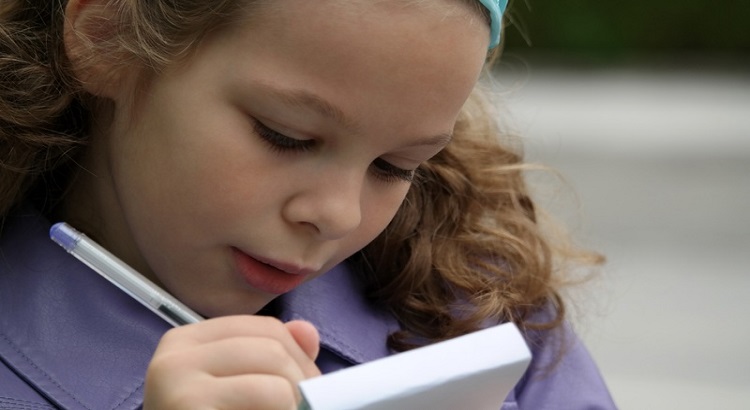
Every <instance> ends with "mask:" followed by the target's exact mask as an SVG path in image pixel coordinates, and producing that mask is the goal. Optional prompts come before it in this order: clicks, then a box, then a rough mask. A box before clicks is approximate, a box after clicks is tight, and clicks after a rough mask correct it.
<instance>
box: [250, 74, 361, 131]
mask: <svg viewBox="0 0 750 410" xmlns="http://www.w3.org/2000/svg"><path fill="white" fill-rule="evenodd" d="M255 86H256V87H257V88H260V89H261V90H262V91H263V93H265V94H266V95H268V96H270V97H272V98H275V99H277V100H279V101H280V102H282V103H283V104H286V105H291V106H297V107H301V108H305V109H312V110H313V111H315V112H317V113H318V114H321V115H323V116H325V117H328V118H331V119H333V120H334V121H336V122H337V123H339V124H341V125H343V126H346V127H349V128H356V122H355V121H354V120H352V119H351V118H349V117H348V116H347V115H346V114H345V113H344V111H343V110H342V109H341V108H339V107H337V106H336V105H334V104H333V103H331V102H329V101H327V100H325V99H324V98H323V97H321V96H319V95H317V94H315V93H312V92H310V91H307V90H302V89H294V88H293V89H287V88H279V87H276V86H273V85H270V84H268V83H256V84H255Z"/></svg>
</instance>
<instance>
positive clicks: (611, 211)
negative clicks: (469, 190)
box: [494, 0, 750, 410]
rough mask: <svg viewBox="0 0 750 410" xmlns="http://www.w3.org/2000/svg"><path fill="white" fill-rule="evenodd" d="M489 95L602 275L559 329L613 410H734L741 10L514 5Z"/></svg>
mask: <svg viewBox="0 0 750 410" xmlns="http://www.w3.org/2000/svg"><path fill="white" fill-rule="evenodd" d="M510 13H511V14H510V16H511V19H512V20H513V24H512V25H511V26H510V27H508V28H507V30H506V33H505V36H506V47H505V52H504V55H503V58H502V60H501V62H500V63H499V65H498V66H497V68H496V72H495V74H496V76H495V82H494V86H495V87H497V88H498V91H499V93H500V96H501V98H502V104H503V108H504V109H505V110H506V111H508V112H509V113H510V115H511V116H512V119H513V120H512V124H511V125H512V127H513V129H514V130H515V131H516V132H518V133H519V134H520V135H522V136H523V137H524V140H525V150H526V155H527V158H528V159H529V160H530V161H532V162H541V163H545V164H549V165H551V166H553V167H554V168H556V169H557V170H558V171H560V172H561V174H562V175H563V177H564V178H565V180H566V181H567V183H568V185H569V188H570V189H572V190H573V191H574V193H575V194H577V197H573V196H572V195H571V194H570V192H568V191H565V190H564V189H560V187H559V185H554V184H553V182H555V181H554V180H553V179H551V178H550V177H549V176H548V175H547V176H545V174H541V175H533V174H530V175H529V177H530V179H532V180H534V181H535V182H536V183H537V185H536V186H538V187H539V188H538V190H539V197H540V198H541V200H542V202H543V205H544V206H546V207H547V208H548V209H550V210H551V211H552V212H553V213H555V214H556V215H558V216H559V217H560V218H562V219H564V220H565V221H567V223H568V226H569V227H570V229H571V231H572V234H573V235H574V236H575V237H576V238H577V239H578V240H579V242H580V243H582V244H585V245H587V246H590V247H593V248H595V249H597V250H599V251H601V252H603V253H604V254H605V255H606V256H607V257H608V263H607V265H606V266H605V267H604V269H603V270H602V271H601V273H600V275H599V276H598V277H596V278H595V279H593V280H591V281H589V282H587V283H586V284H584V285H583V286H581V287H579V288H577V289H576V290H575V291H574V292H573V294H572V298H573V300H574V302H575V307H576V308H575V310H574V313H573V319H574V321H575V323H576V326H577V328H578V331H579V333H580V334H581V336H582V337H583V339H584V340H585V341H586V343H587V345H588V346H589V348H590V350H591V352H592V354H593V355H594V357H595V359H596V360H597V362H598V364H599V366H600V368H601V370H602V372H603V374H604V377H605V379H606V380H607V382H608V384H609V386H610V388H611V391H612V393H613V395H614V398H615V400H616V402H617V403H618V405H619V406H620V408H622V409H687V410H690V409H709V408H710V409H750V371H749V370H750V348H749V347H750V324H749V323H750V320H749V319H748V318H747V317H746V315H750V2H748V1H747V0H734V1H732V0H652V1H649V2H633V1H629V2H626V1H621V0H609V1H601V0H569V1H552V0H536V1H535V0H526V1H523V0H516V1H515V2H514V3H513V4H512V5H511V11H510Z"/></svg>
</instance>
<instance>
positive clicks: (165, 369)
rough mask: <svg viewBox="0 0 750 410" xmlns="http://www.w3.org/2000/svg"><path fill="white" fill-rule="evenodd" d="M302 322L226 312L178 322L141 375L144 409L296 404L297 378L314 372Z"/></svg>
mask: <svg viewBox="0 0 750 410" xmlns="http://www.w3.org/2000/svg"><path fill="white" fill-rule="evenodd" d="M318 351H319V337H318V332H317V330H315V328H314V327H313V326H312V325H311V324H310V323H308V322H303V321H292V322H289V323H286V324H284V323H281V322H280V321H279V320H277V319H273V318H268V317H261V316H227V317H220V318H215V319H210V320H206V321H205V322H200V323H196V324H193V325H187V326H182V327H178V328H175V329H172V330H170V331H169V332H167V333H166V334H165V335H164V336H163V337H162V339H161V342H159V346H158V347H157V348H156V352H155V353H154V357H153V359H152V360H151V363H150V365H149V367H148V371H147V373H146V384H145V399H144V409H147V410H161V409H206V410H208V409H226V410H229V409H283V410H292V409H296V408H297V405H298V403H299V402H300V399H301V397H300V394H299V391H298V389H297V383H299V382H300V381H301V380H303V379H307V378H310V377H315V376H318V375H320V371H319V370H318V368H317V367H316V366H315V363H314V360H315V358H316V357H317V355H318Z"/></svg>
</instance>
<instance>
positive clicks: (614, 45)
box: [506, 0, 750, 53]
mask: <svg viewBox="0 0 750 410" xmlns="http://www.w3.org/2000/svg"><path fill="white" fill-rule="evenodd" d="M510 13H511V14H510V17H511V19H512V20H513V23H514V24H512V25H511V26H510V27H508V28H507V30H506V47H507V48H508V49H513V50H520V49H528V48H529V47H531V49H532V50H534V49H545V50H546V49H565V50H567V51H581V52H603V53H612V52H615V53H616V52H628V51H662V50H669V51H726V52H733V53H737V52H739V53H749V52H750V0H652V1H646V2H644V1H632V0H631V1H625V0H515V1H514V2H513V4H512V5H511V10H510ZM526 38H528V41H530V43H531V45H529V44H527V40H526Z"/></svg>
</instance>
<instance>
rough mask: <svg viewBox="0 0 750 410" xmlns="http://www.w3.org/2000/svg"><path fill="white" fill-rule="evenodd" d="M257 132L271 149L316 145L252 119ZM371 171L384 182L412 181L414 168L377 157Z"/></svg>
mask: <svg viewBox="0 0 750 410" xmlns="http://www.w3.org/2000/svg"><path fill="white" fill-rule="evenodd" d="M252 123H253V128H254V129H255V133H256V134H258V136H259V137H260V138H261V139H262V140H263V141H265V142H266V143H267V144H268V145H270V147H271V149H272V150H274V151H278V152H306V151H310V150H312V149H313V148H314V147H315V144H316V141H315V140H311V139H309V140H300V139H296V138H291V137H287V136H286V135H284V134H282V133H280V132H278V131H275V130H273V129H272V128H269V127H268V126H266V125H265V124H263V123H262V122H260V121H258V120H256V119H254V118H253V119H252ZM370 169H371V172H372V173H373V175H375V177H376V178H378V179H380V180H381V181H384V182H412V180H413V179H414V173H415V171H414V170H409V169H404V168H400V167H397V166H395V165H393V164H391V163H390V162H388V161H386V160H384V159H381V158H377V159H375V161H373V162H372V166H371V167H370Z"/></svg>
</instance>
